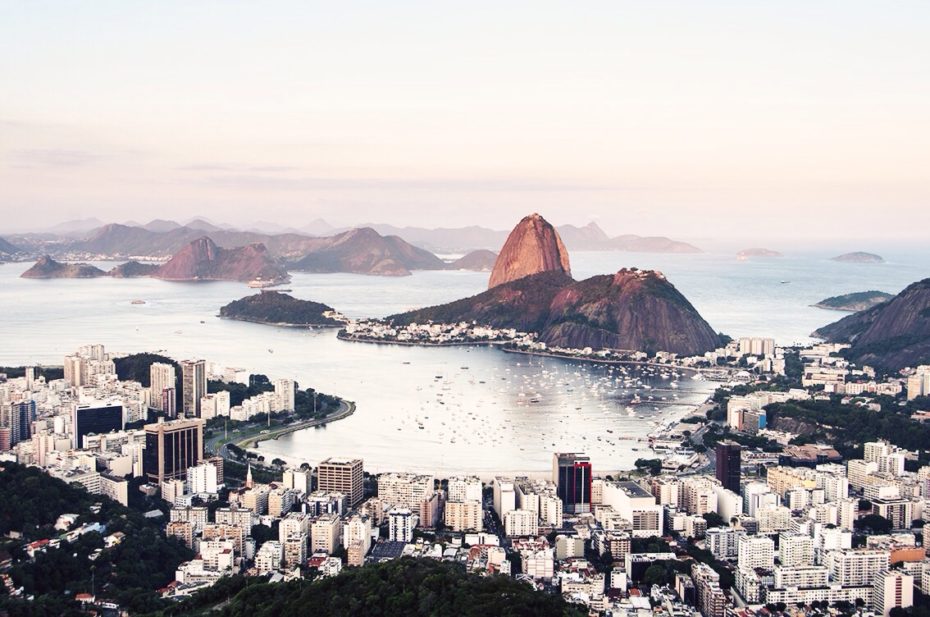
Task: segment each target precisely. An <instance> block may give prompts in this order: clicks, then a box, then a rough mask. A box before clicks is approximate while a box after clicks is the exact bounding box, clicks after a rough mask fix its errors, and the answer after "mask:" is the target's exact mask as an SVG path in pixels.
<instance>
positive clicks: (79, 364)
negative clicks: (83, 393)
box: [64, 354, 87, 388]
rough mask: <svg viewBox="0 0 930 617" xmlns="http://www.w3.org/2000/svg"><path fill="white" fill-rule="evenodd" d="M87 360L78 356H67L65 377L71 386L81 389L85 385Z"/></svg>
mask: <svg viewBox="0 0 930 617" xmlns="http://www.w3.org/2000/svg"><path fill="white" fill-rule="evenodd" d="M86 372H87V370H86V368H85V360H84V358H82V357H81V356H79V355H77V354H72V355H69V356H65V363H64V376H65V381H67V382H68V383H69V384H70V385H71V386H73V387H75V388H79V387H81V386H83V385H84V384H85V378H86Z"/></svg>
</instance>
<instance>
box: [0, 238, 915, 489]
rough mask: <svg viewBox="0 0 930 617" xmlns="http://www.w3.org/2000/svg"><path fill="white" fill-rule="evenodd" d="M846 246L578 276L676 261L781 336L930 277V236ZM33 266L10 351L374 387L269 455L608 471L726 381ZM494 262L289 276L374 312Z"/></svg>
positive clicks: (719, 313) (610, 260)
mask: <svg viewBox="0 0 930 617" xmlns="http://www.w3.org/2000/svg"><path fill="white" fill-rule="evenodd" d="M831 254H832V255H835V254H836V252H835V251H834V252H831V253H827V252H820V253H818V252H813V251H808V252H804V253H802V252H792V253H788V254H786V256H784V257H781V258H769V259H762V258H760V259H750V260H747V261H738V260H737V259H736V258H735V257H734V256H733V254H732V253H729V254H723V253H719V254H714V253H704V254H696V255H661V254H645V253H624V252H578V251H576V252H574V253H573V254H572V256H571V257H572V273H573V275H574V277H575V278H576V279H581V278H585V277H588V276H592V275H595V274H606V273H611V272H616V271H617V270H618V269H620V268H623V267H639V268H649V269H658V270H661V271H662V272H664V273H665V275H666V276H667V278H668V279H669V280H670V281H671V282H672V283H673V284H674V285H675V286H676V287H678V289H679V290H680V291H681V292H682V293H683V294H684V295H685V296H686V297H687V298H688V299H689V300H690V301H691V303H692V304H693V305H694V306H695V308H696V309H697V310H698V311H699V312H700V313H701V314H702V315H703V316H704V318H705V319H707V321H708V322H709V323H710V324H711V326H713V327H714V328H715V329H716V330H718V331H720V332H723V333H726V334H728V335H730V336H733V337H740V336H768V337H774V338H775V339H776V341H777V342H778V343H779V344H794V343H807V342H810V341H811V339H810V333H811V332H812V331H813V330H815V329H816V328H818V327H819V326H822V325H824V324H827V323H830V322H831V321H834V320H836V319H839V318H840V317H842V316H843V315H844V314H843V313H838V312H832V311H826V310H822V309H818V308H814V307H812V306H811V305H812V304H814V303H816V302H818V301H820V300H822V299H824V298H826V297H828V296H832V295H837V294H842V293H849V292H855V291H864V290H871V289H877V290H881V291H887V292H889V293H897V292H899V291H900V290H902V289H903V288H904V287H906V286H907V285H908V284H910V283H912V282H914V281H917V280H920V279H923V278H926V277H928V276H930V250H924V249H920V248H919V247H918V248H917V249H905V248H897V249H896V247H889V249H888V250H886V251H884V252H883V255H884V257H885V258H886V263H882V264H851V263H839V262H835V261H831V260H830V259H829V258H830V256H831ZM30 265H31V264H29V263H8V264H4V265H0V342H2V344H0V366H21V365H26V364H45V365H61V363H62V359H63V357H64V356H65V355H66V354H67V353H70V352H72V351H74V350H75V349H76V348H77V347H79V346H81V345H85V344H89V343H103V344H104V345H106V347H107V349H108V350H109V351H111V352H117V353H134V352H142V351H150V352H160V353H163V354H166V355H168V356H171V357H173V358H176V359H184V358H204V359H206V360H208V361H209V362H212V363H214V364H216V365H218V366H228V367H238V368H242V369H245V370H247V371H249V372H252V373H263V374H265V375H268V376H269V377H271V378H281V377H286V378H292V379H295V380H296V381H297V382H298V383H299V384H300V386H302V387H313V388H316V389H317V390H319V391H321V392H326V393H331V394H335V395H338V396H340V397H343V398H345V399H348V400H351V401H354V402H355V403H356V406H357V411H356V412H355V414H354V415H352V416H350V417H348V418H346V419H344V420H340V421H337V422H332V423H330V424H328V425H326V426H325V427H322V428H315V429H306V430H302V431H298V432H295V433H292V434H289V435H286V436H282V437H280V438H279V439H277V440H269V441H265V442H262V443H261V444H260V446H259V450H260V451H261V452H262V453H263V454H265V456H266V458H270V457H272V456H275V457H281V458H283V459H285V460H288V461H291V462H295V463H298V462H309V463H311V464H316V463H318V462H319V461H321V460H323V459H325V458H327V457H330V456H339V457H360V458H362V459H363V460H364V461H365V468H366V470H369V471H373V472H383V471H392V470H393V471H415V472H426V473H436V474H447V475H448V474H458V473H469V474H476V475H479V476H481V477H490V476H493V475H494V474H498V473H507V474H527V475H539V474H544V473H545V472H546V471H547V470H548V469H551V460H552V453H553V452H583V453H585V454H587V455H589V456H590V457H591V460H592V464H593V465H594V466H595V468H596V469H597V470H600V471H603V472H605V473H607V472H609V471H619V470H623V469H629V468H631V467H632V466H633V462H634V461H635V460H636V459H637V458H641V457H649V456H650V452H649V451H648V450H647V449H646V446H645V443H644V440H645V439H646V437H647V435H648V434H650V433H651V432H654V431H656V430H659V429H661V428H662V427H664V426H667V425H668V424H669V423H670V422H673V421H675V420H677V419H680V418H681V417H682V416H683V415H687V414H689V413H691V412H692V411H693V410H694V409H695V408H696V407H697V406H698V405H699V404H700V403H702V402H703V401H704V400H705V399H706V398H707V396H708V395H709V394H710V393H711V392H712V389H713V387H714V384H712V383H709V382H704V381H698V380H694V379H691V378H690V376H689V375H687V374H677V373H672V372H666V373H665V374H662V373H661V372H642V371H636V370H633V369H620V368H618V367H612V366H605V365H596V364H589V363H584V362H577V361H569V360H562V359H555V358H541V357H531V356H523V355H516V354H508V353H505V352H503V351H501V350H498V349H493V348H486V347H477V346H475V347H445V348H424V347H408V346H395V345H371V344H364V343H353V342H345V341H340V340H338V339H336V333H335V331H334V330H331V329H323V330H320V329H317V330H308V329H293V328H279V327H274V326H265V325H259V324H251V323H244V322H237V321H231V320H224V319H220V318H219V317H218V312H219V308H220V307H221V306H223V305H224V304H226V303H228V302H230V301H232V300H235V299H237V298H240V297H242V296H245V295H248V294H252V293H256V292H255V291H254V290H251V289H249V288H247V287H246V286H245V285H243V284H240V283H231V282H201V283H179V282H167V281H159V280H154V279H110V278H100V279H89V280H31V279H22V278H20V274H22V272H24V271H25V270H26V269H27V268H28V267H29V266H30ZM98 265H100V266H101V267H103V268H108V267H111V266H112V265H113V264H109V263H101V264H98ZM487 279H488V274H487V273H477V272H446V271H443V272H416V273H414V274H413V275H412V276H408V277H397V278H393V277H375V276H363V275H353V274H307V273H294V274H293V280H292V282H291V283H290V284H289V285H287V288H288V289H290V290H291V293H292V295H294V296H295V297H298V298H302V299H308V300H315V301H318V302H324V303H326V304H329V305H330V306H333V307H334V308H336V309H337V310H339V311H341V312H343V313H345V314H346V315H348V316H350V317H354V318H362V317H382V316H386V315H390V314H394V313H397V312H401V311H404V310H407V309H412V308H416V307H421V306H428V305H433V304H438V303H442V302H446V301H450V300H454V299H458V298H462V297H465V296H469V295H473V294H475V293H478V292H480V291H482V290H484V289H485V288H486V286H487ZM134 301H137V302H135V303H134ZM138 301H142V302H144V304H142V303H138ZM636 401H638V404H634V402H636Z"/></svg>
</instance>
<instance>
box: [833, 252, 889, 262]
mask: <svg viewBox="0 0 930 617" xmlns="http://www.w3.org/2000/svg"><path fill="white" fill-rule="evenodd" d="M833 261H841V262H844V263H851V264H883V263H885V259H884V258H883V257H882V256H881V255H876V254H875V253H864V252H862V251H856V252H854V253H845V254H843V255H837V256H836V257H834V258H833Z"/></svg>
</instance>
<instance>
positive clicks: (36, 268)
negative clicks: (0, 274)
mask: <svg viewBox="0 0 930 617" xmlns="http://www.w3.org/2000/svg"><path fill="white" fill-rule="evenodd" d="M21 276H22V278H24V279H89V278H96V277H98V276H106V272H104V271H103V270H101V269H100V268H98V267H96V266H92V265H90V264H82V263H61V262H58V261H55V260H54V259H52V258H51V257H49V256H48V255H43V256H42V257H40V258H39V259H38V260H37V261H36V262H35V263H34V264H33V265H32V267H31V268H29V269H28V270H26V271H25V272H23V273H22V275H21Z"/></svg>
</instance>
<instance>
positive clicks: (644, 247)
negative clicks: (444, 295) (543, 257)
mask: <svg viewBox="0 0 930 617" xmlns="http://www.w3.org/2000/svg"><path fill="white" fill-rule="evenodd" d="M362 228H371V229H373V230H375V231H377V232H378V233H379V234H381V235H382V236H397V237H399V238H401V239H403V240H405V241H407V242H408V243H410V244H412V245H414V246H417V247H419V248H422V249H425V250H428V251H431V252H433V253H441V254H456V253H467V252H469V251H473V250H477V249H486V250H487V249H491V250H496V249H497V248H498V247H500V246H501V245H502V244H503V242H504V240H505V239H506V238H507V234H508V232H506V231H500V230H495V229H489V228H487V227H481V226H476V225H473V226H468V227H456V228H437V229H428V228H425V227H397V226H394V225H389V224H365V225H359V226H356V227H352V228H346V227H343V228H336V227H334V226H332V225H330V224H329V223H327V222H326V221H324V220H322V219H316V220H314V221H312V222H310V223H309V224H307V225H304V226H302V227H298V226H295V225H287V224H278V223H271V222H267V221H259V222H256V223H254V224H252V225H249V226H247V227H245V228H236V227H233V226H230V225H222V224H216V223H211V222H209V221H206V220H204V219H202V218H195V219H192V220H190V221H188V222H187V223H183V224H182V223H178V222H176V221H171V220H164V219H155V220H152V221H149V222H148V223H145V224H139V223H136V222H132V221H130V222H126V223H110V224H104V223H102V222H101V221H99V220H98V219H93V218H91V219H82V220H78V221H70V222H67V223H61V224H59V225H56V226H54V227H52V228H50V229H48V230H44V231H43V232H40V233H30V234H14V235H13V237H14V238H16V239H17V240H18V241H20V243H21V244H23V246H24V248H25V249H26V250H31V252H32V253H33V254H43V253H45V252H51V253H53V254H55V253H58V252H60V251H72V252H79V251H82V250H85V251H87V252H89V253H93V252H94V251H96V250H98V249H102V252H103V253H105V254H107V255H112V256H114V257H127V256H131V255H147V256H167V255H170V254H172V253H174V252H176V251H177V250H179V249H180V248H181V247H182V246H183V245H184V244H186V243H188V242H190V241H191V240H193V239H195V238H196V237H199V236H201V235H203V234H204V233H207V234H209V235H210V236H211V238H213V240H214V241H216V242H217V244H219V245H221V246H226V247H231V246H242V245H244V244H251V243H255V242H261V243H263V244H265V246H266V247H268V250H269V251H271V252H272V253H273V254H275V255H278V256H284V257H289V258H293V257H296V256H297V253H299V252H300V250H301V249H302V248H303V247H302V246H301V245H302V242H301V240H300V239H301V238H321V237H331V236H334V235H338V234H340V233H342V232H346V231H351V230H352V229H362ZM127 230H134V231H131V232H130V231H127ZM117 231H118V232H120V233H118V234H114V232H117ZM558 231H559V233H560V235H561V236H562V239H563V241H564V242H565V245H566V247H568V248H569V249H571V250H573V251H637V252H651V253H699V252H701V249H699V248H697V247H696V246H694V245H692V244H688V243H686V242H680V241H677V240H672V239H670V238H666V237H663V236H650V237H643V236H637V235H632V234H626V235H621V236H616V237H613V238H611V237H610V236H608V235H607V234H606V233H605V232H604V231H603V230H602V229H601V228H600V227H599V226H598V225H597V223H593V222H592V223H589V224H587V225H585V226H583V227H578V226H575V225H563V226H561V227H559V228H558ZM114 236H116V237H114ZM121 236H125V237H121ZM288 253H289V254H288Z"/></svg>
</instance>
